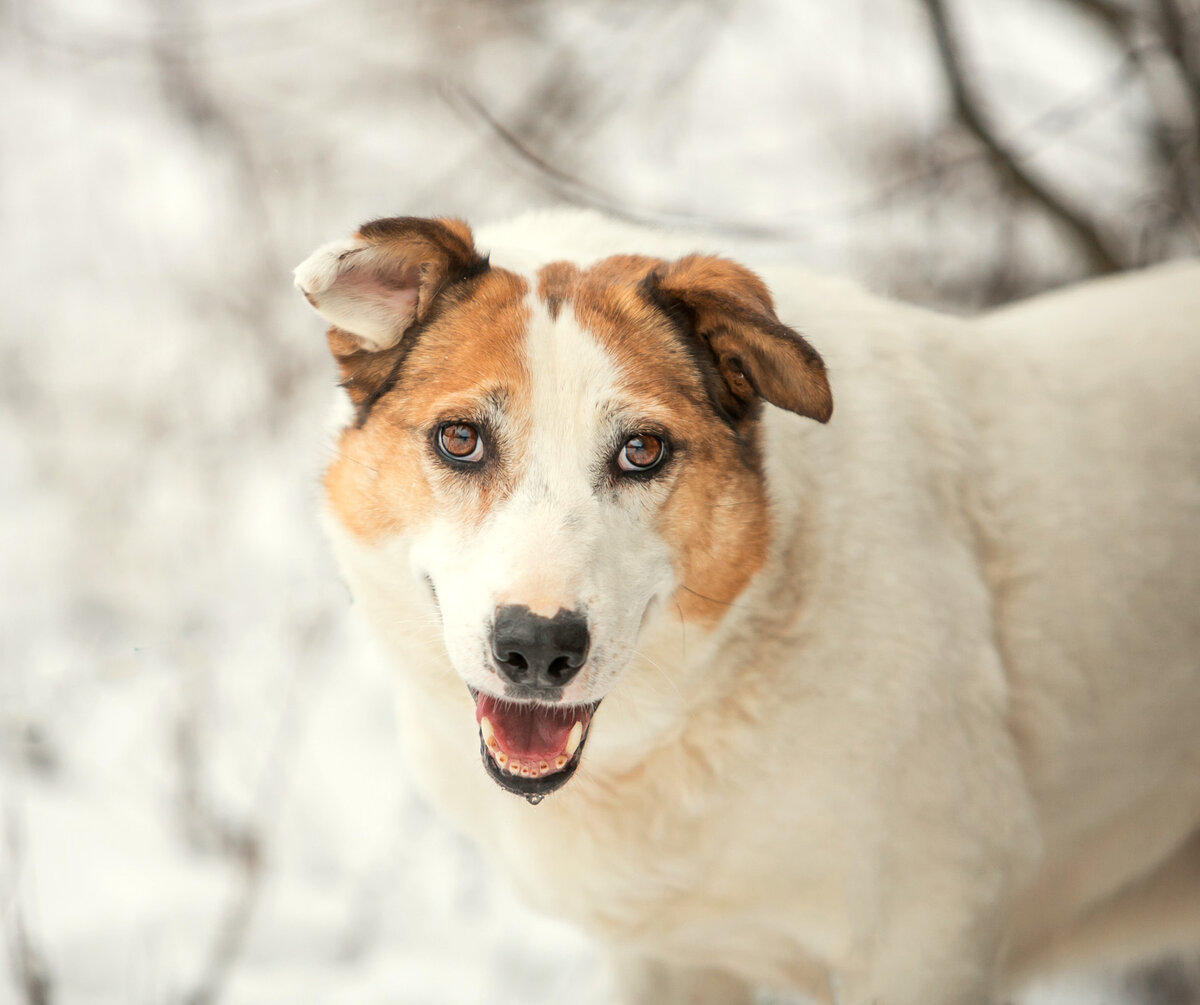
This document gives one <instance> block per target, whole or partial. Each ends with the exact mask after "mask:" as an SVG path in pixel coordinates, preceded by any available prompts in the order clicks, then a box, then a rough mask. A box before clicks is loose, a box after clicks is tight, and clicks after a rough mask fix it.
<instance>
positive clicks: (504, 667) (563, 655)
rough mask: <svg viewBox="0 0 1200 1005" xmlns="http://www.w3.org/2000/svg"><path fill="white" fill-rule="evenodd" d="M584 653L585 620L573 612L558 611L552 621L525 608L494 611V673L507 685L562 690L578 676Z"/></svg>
mask: <svg viewBox="0 0 1200 1005" xmlns="http://www.w3.org/2000/svg"><path fill="white" fill-rule="evenodd" d="M587 651H588V628H587V619H586V618H585V617H584V616H583V615H582V614H579V613H577V612H576V611H563V610H560V611H559V612H558V613H557V614H556V615H554V617H552V618H543V617H541V616H540V615H537V614H534V613H533V612H532V611H530V610H529V608H528V607H525V606H524V605H520V606H517V605H514V604H509V605H508V606H507V607H501V608H499V609H498V610H497V611H496V620H495V622H494V624H493V625H492V655H493V656H495V657H496V672H497V673H498V674H500V676H501V677H503V678H504V679H505V680H506V681H508V682H509V683H510V684H523V685H525V686H527V687H544V688H551V687H562V686H563V685H564V684H566V683H567V682H568V681H569V680H570V679H571V678H572V677H574V676H575V675H576V674H577V673H579V668H580V667H581V666H583V661H584V659H586V658H587Z"/></svg>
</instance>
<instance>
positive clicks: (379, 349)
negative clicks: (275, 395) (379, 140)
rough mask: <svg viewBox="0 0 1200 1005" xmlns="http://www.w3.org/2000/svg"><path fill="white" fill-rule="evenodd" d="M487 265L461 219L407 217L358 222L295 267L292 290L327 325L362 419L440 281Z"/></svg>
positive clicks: (475, 272)
mask: <svg viewBox="0 0 1200 1005" xmlns="http://www.w3.org/2000/svg"><path fill="white" fill-rule="evenodd" d="M487 267H488V263H487V259H486V258H485V257H483V256H481V255H480V254H479V253H478V252H477V251H476V250H475V244H474V238H473V237H472V235H471V229H470V228H469V227H468V226H467V225H466V224H465V223H463V222H462V221H461V220H449V219H436V220H425V219H420V218H418V217H412V216H402V217H393V218H390V219H384V220H375V221H373V222H371V223H367V224H364V225H363V226H362V227H361V228H360V229H359V231H358V233H356V234H355V235H354V236H353V237H351V238H349V239H348V240H344V241H334V242H333V243H331V244H326V245H325V246H324V247H321V248H318V249H317V250H316V251H314V252H313V253H312V254H311V255H310V256H309V257H308V258H307V259H305V260H304V261H303V262H302V263H301V264H300V265H299V266H297V268H296V270H295V273H294V276H295V280H296V286H297V288H298V289H299V290H300V292H301V293H303V294H304V297H305V299H306V300H307V301H308V302H309V303H310V304H311V305H312V307H313V309H314V310H315V311H316V312H317V313H318V314H320V315H321V317H323V318H324V319H325V320H326V321H328V322H329V323H330V324H331V325H332V326H333V327H331V328H330V329H329V348H330V350H331V351H332V352H333V355H334V358H335V359H336V360H337V361H338V365H339V367H340V368H341V371H342V386H343V387H345V388H346V390H347V391H348V392H349V394H350V397H351V399H352V400H353V401H354V403H355V404H356V405H358V406H359V409H360V422H361V419H362V418H363V416H364V415H365V410H366V409H369V408H370V404H371V402H372V401H373V400H374V399H375V398H376V397H378V395H379V394H380V393H382V390H383V389H385V388H386V386H388V384H389V382H390V381H392V380H394V379H395V374H396V371H397V368H398V366H399V363H400V360H401V359H402V357H403V354H404V351H405V349H404V347H403V346H401V345H400V343H401V340H402V339H403V338H404V335H405V333H407V332H409V331H410V330H411V329H412V328H413V327H414V326H415V325H418V324H420V323H421V322H422V321H423V320H425V318H426V317H428V315H429V310H430V308H431V307H432V305H433V303H434V301H435V300H436V298H437V295H438V293H439V292H441V291H442V290H443V289H444V288H445V287H446V286H448V285H449V284H451V283H454V282H457V281H459V280H462V279H465V278H468V277H470V276H474V275H478V274H479V273H481V272H483V271H484V270H486V269H487Z"/></svg>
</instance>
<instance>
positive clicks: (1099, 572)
mask: <svg viewBox="0 0 1200 1005" xmlns="http://www.w3.org/2000/svg"><path fill="white" fill-rule="evenodd" d="M697 243H699V242H697V241H696V239H695V238H694V237H688V236H682V237H681V236H679V235H675V234H668V233H660V232H656V231H653V230H648V229H641V228H638V227H634V226H630V225H626V224H619V223H615V222H613V221H610V220H607V219H605V218H603V217H601V216H598V215H596V214H591V213H587V212H577V211H576V212H564V211H560V212H551V213H542V214H533V215H531V216H528V217H524V218H520V219H518V220H516V221H514V222H512V223H509V224H506V225H502V226H498V227H494V228H491V229H486V230H482V231H481V232H480V233H479V235H478V236H477V237H476V236H475V235H474V234H473V233H472V231H471V230H470V229H469V228H468V226H467V225H466V224H464V223H462V222H460V221H457V220H453V219H417V218H407V217H406V218H393V219H382V220H376V221H374V222H372V223H368V224H366V225H365V226H363V227H362V228H360V229H359V230H358V231H357V232H356V233H354V235H353V236H352V237H350V238H348V239H346V240H342V241H338V242H335V243H333V244H329V245H326V246H324V247H322V248H320V249H318V250H317V251H316V252H315V253H314V254H313V255H312V256H311V257H310V258H308V259H307V260H306V261H305V262H304V263H303V264H302V265H300V266H299V268H298V269H297V270H296V273H295V279H296V284H297V286H298V287H299V289H300V290H301V291H302V293H303V294H304V296H305V297H306V298H307V300H308V302H309V303H310V304H311V305H312V307H313V308H314V309H315V310H316V312H317V313H318V314H319V315H320V316H321V317H322V318H323V319H324V320H325V321H326V322H327V323H328V324H329V325H330V326H331V327H330V328H329V329H328V342H329V347H330V349H331V350H332V354H333V357H334V359H335V360H336V363H337V366H338V368H339V372H340V375H341V388H342V389H343V390H344V392H345V395H344V401H345V404H346V405H347V408H346V410H345V415H344V419H345V421H344V423H343V425H342V428H341V430H340V432H339V433H338V434H337V449H336V452H335V453H334V455H333V457H332V461H331V463H330V464H329V466H328V469H327V471H326V472H325V475H324V495H325V501H326V510H327V513H328V523H329V528H330V532H331V535H332V538H333V542H334V547H335V550H336V552H337V554H338V557H339V559H340V563H341V566H342V568H343V569H344V571H345V575H346V577H347V581H348V583H349V585H350V588H351V590H352V593H353V595H354V597H355V598H356V602H357V603H358V605H359V606H360V607H361V609H362V611H363V612H364V613H365V616H366V617H367V619H368V621H369V622H370V623H371V624H372V625H373V628H374V630H375V632H376V633H377V634H378V636H379V638H380V639H381V640H382V642H383V644H384V646H385V647H386V649H387V650H388V651H389V652H390V653H391V655H392V656H393V657H394V660H395V664H396V668H397V671H398V672H397V678H398V687H399V691H400V694H399V707H400V710H401V717H402V726H403V736H404V740H405V743H406V750H407V754H406V757H407V762H408V767H409V769H410V770H411V771H412V772H413V774H414V776H415V777H416V779H417V780H418V782H419V783H420V784H421V785H422V786H423V787H424V789H425V790H426V792H428V794H429V795H430V797H431V799H433V800H434V801H435V802H436V803H437V804H439V805H440V806H442V807H443V808H444V809H445V810H446V811H447V812H448V813H449V814H450V815H451V817H452V818H454V819H455V820H456V821H457V822H458V824H460V825H461V826H462V827H463V828H464V829H465V830H466V831H467V832H469V833H470V834H471V835H473V836H474V838H475V839H476V840H477V841H478V843H479V845H480V847H481V848H482V849H483V850H484V852H485V853H486V854H487V855H488V856H490V858H491V859H493V860H494V862H495V863H496V864H497V865H498V866H499V867H500V868H501V869H502V870H503V871H504V872H505V873H507V875H508V876H509V877H510V878H511V879H512V880H513V881H514V882H515V884H516V886H517V887H518V889H519V891H520V892H521V893H522V894H523V895H524V897H525V898H527V900H528V901H529V902H530V903H531V904H532V905H533V906H534V907H535V908H538V909H540V910H543V911H545V912H547V913H550V914H553V915H557V916H558V917H561V918H566V919H569V920H570V921H573V922H575V923H576V924H578V925H579V926H581V927H582V928H583V929H585V930H587V931H588V932H590V933H592V934H593V935H594V936H595V937H596V938H597V939H599V940H600V941H601V942H602V943H604V944H605V945H607V946H608V947H609V948H610V950H611V953H612V956H613V959H614V963H615V967H616V969H615V973H616V987H617V988H618V989H619V993H620V995H621V999H620V1000H621V1001H623V1002H628V1003H646V1005H648V1003H655V1005H664V1003H676V1002H678V1003H682V1002H689V1003H722V1005H727V1003H749V1002H751V1001H752V1000H753V997H754V994H755V991H754V989H755V988H771V989H780V990H784V991H787V992H798V993H801V994H805V995H808V996H809V997H811V998H812V999H814V1000H816V1001H821V1002H836V1003H838V1005H846V1003H852V1005H864V1003H887V1005H959V1003H963V1005H966V1003H970V1005H975V1003H995V1002H998V1001H1000V1000H1001V996H1002V995H1004V994H1006V993H1007V992H1008V990H1009V989H1011V988H1013V987H1015V986H1017V985H1019V984H1020V982H1021V981H1023V980H1025V979H1027V978H1030V977H1035V976H1038V975H1041V974H1044V973H1046V972H1048V971H1049V970H1052V969H1054V968H1056V967H1063V966H1075V965H1083V964H1087V963H1090V962H1092V961H1096V960H1100V959H1104V960H1117V959H1119V960H1133V959H1139V958H1144V957H1148V956H1152V955H1155V954H1160V953H1165V952H1168V951H1172V950H1175V949H1180V948H1186V947H1194V946H1197V945H1200V394H1198V392H1197V389H1198V388H1200V263H1196V262H1190V263H1182V264H1179V263H1177V264H1171V265H1164V266H1160V267H1157V268H1154V269H1151V270H1148V271H1145V272H1142V273H1140V274H1134V275H1127V276H1120V277H1116V278H1110V279H1104V280H1100V281H1094V282H1089V283H1085V284H1083V285H1080V286H1078V287H1076V288H1073V289H1069V290H1067V291H1065V292H1055V293H1051V294H1048V295H1043V296H1040V297H1037V298H1034V299H1032V300H1030V301H1027V302H1024V303H1019V304H1016V305H1015V306H1010V307H1007V308H1004V309H1000V310H997V311H995V312H992V313H988V314H984V315H983V316H981V317H978V318H974V319H961V318H955V317H950V316H945V315H941V314H938V313H934V312H931V311H927V310H923V309H918V308H916V307H912V306H907V305H904V304H900V303H896V302H892V301H889V300H886V299H881V298H878V297H876V296H873V295H870V294H868V293H866V292H863V291H861V290H859V289H858V288H856V287H854V286H853V285H850V284H848V283H845V282H841V281H834V280H829V279H823V278H818V277H816V276H814V275H811V274H809V273H807V272H805V271H802V270H799V269H796V268H792V267H783V266H779V265H774V266H762V267H758V268H756V269H754V270H753V271H752V270H751V269H750V268H747V267H745V266H743V265H741V264H737V263H735V262H734V261H731V260H729V259H727V258H724V257H720V256H718V255H715V254H711V253H709V252H710V250H711V249H708V248H705V247H700V248H697V247H696V245H697ZM835 402H836V408H835Z"/></svg>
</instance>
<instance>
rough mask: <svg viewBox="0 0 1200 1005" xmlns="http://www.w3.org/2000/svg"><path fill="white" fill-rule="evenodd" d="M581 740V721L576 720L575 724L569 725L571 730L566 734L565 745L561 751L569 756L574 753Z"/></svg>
mask: <svg viewBox="0 0 1200 1005" xmlns="http://www.w3.org/2000/svg"><path fill="white" fill-rule="evenodd" d="M582 740H583V723H582V722H576V723H575V725H574V726H572V727H571V732H570V734H569V735H568V736H567V746H566V749H565V750H563V753H564V754H566V755H567V756H568V757H570V756H571V755H572V754H574V753H575V751H577V750H578V749H579V744H580V741H582Z"/></svg>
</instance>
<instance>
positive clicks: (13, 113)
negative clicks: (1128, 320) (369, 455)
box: [0, 0, 1200, 1005]
mask: <svg viewBox="0 0 1200 1005" xmlns="http://www.w3.org/2000/svg"><path fill="white" fill-rule="evenodd" d="M1149 8H1150V9H1149V12H1142V11H1141V10H1140V8H1136V7H1132V6H1122V4H1121V3H1120V0H1020V2H1018V0H992V2H986V0H957V2H954V3H950V4H948V10H947V11H945V12H942V7H941V4H940V3H933V2H930V0H925V2H922V0H824V2H820V0H807V2H805V0H757V2H756V0H750V2H740V3H735V2H733V0H685V2H676V3H660V2H652V0H604V2H601V0H591V2H588V0H581V2H560V3H552V2H550V0H487V2H485V0H479V2H465V0H442V2H433V0H430V2H412V0H409V2H405V0H292V2H285V0H0V93H2V94H3V96H4V97H3V100H2V101H0V151H2V153H0V234H2V235H3V242H4V244H3V267H2V268H0V302H2V303H3V305H4V311H3V316H2V318H3V320H2V322H0V324H2V326H3V327H2V328H0V409H2V410H3V421H2V422H0V472H2V475H0V548H2V551H0V574H2V578H0V586H2V588H3V593H2V594H0V598H2V600H3V604H4V612H3V616H2V617H0V660H2V663H0V932H2V934H3V941H2V943H0V1003H9V1002H13V1003H23V1005H25V1003H27V1005H47V1003H52V1002H53V1003H68V1005H70V1003H79V1005H108V1003H113V1005H143V1003H144V1005H157V1003H187V1005H205V1003H215V1002H218V1001H221V1002H229V1003H271V1005H279V1003H351V1005H357V1003H364V1005H371V1003H388V1005H458V1003H464V1005H473V1003H484V1002H487V1003H489V1005H508V1003H519V1005H541V1003H560V1002H564V1001H570V1002H574V1003H579V1005H592V1003H599V1002H602V1001H604V999H605V994H606V984H605V979H604V977H603V975H602V972H601V969H600V967H599V963H598V958H597V956H596V955H595V953H594V952H593V951H592V950H591V949H590V948H589V947H588V945H587V944H586V943H585V942H584V941H583V940H581V939H580V938H579V937H577V936H575V935H573V934H572V933H571V932H570V931H567V930H565V929H563V928H562V927H560V926H558V925H556V924H554V923H552V922H550V921H546V920H539V919H536V918H532V917H529V916H528V915H527V914H526V913H525V912H524V911H523V909H522V908H520V907H519V906H518V905H517V904H515V903H514V901H513V900H512V898H511V896H510V894H509V893H508V892H507V891H506V890H505V889H504V888H503V887H502V886H500V885H498V883H497V882H496V881H495V880H494V879H493V878H491V877H489V876H488V875H487V874H486V873H485V872H484V871H483V869H482V867H481V864H480V861H479V859H478V857H477V855H476V853H475V851H474V850H473V848H472V847H471V846H470V845H469V844H468V843H467V842H466V841H465V840H464V839H462V838H461V837H459V836H458V835H456V834H455V833H454V832H452V831H451V830H449V829H448V828H447V827H446V826H445V825H444V824H443V823H442V822H440V821H439V819H438V818H437V816H436V814H435V813H434V812H433V811H432V810H431V809H430V808H429V807H428V806H427V805H426V804H425V803H424V802H422V801H421V800H420V799H419V798H418V797H417V796H416V795H415V794H414V792H413V791H412V788H411V785H410V782H409V780H408V779H407V777H406V775H405V772H404V769H403V766H402V765H401V763H400V760H399V758H398V757H397V737H396V730H395V724H394V720H393V716H392V712H391V693H390V689H389V682H388V671H387V669H386V667H385V666H384V665H383V663H382V661H381V659H380V657H379V656H378V655H377V654H375V653H374V651H373V650H372V648H371V646H370V644H369V642H368V641H367V640H365V639H364V638H363V637H362V633H361V630H360V628H359V627H358V626H357V625H356V623H355V622H354V620H353V617H352V612H351V608H350V604H349V598H348V596H347V594H346V592H345V590H344V588H343V587H342V585H341V584H340V582H339V580H338V576H337V573H336V571H335V569H334V568H333V566H332V563H331V560H330V558H329V556H328V554H327V552H326V549H325V546H324V542H323V540H322V538H321V535H320V532H319V529H318V525H317V520H316V516H315V514H316V510H317V478H318V475H319V471H320V468H321V465H322V463H323V461H324V459H325V456H326V450H327V443H326V438H325V432H324V420H325V414H326V411H327V407H328V403H329V397H330V395H329V388H330V385H331V384H332V382H333V380H334V374H333V368H332V365H331V364H330V362H329V360H328V358H327V354H326V351H325V347H324V340H323V338H322V331H321V325H320V323H319V322H318V321H317V320H316V319H315V318H314V317H313V316H312V315H311V314H310V313H309V311H308V309H307V308H306V306H305V305H304V304H303V302H302V301H301V299H300V298H299V297H298V296H296V295H295V294H294V292H293V291H292V289H291V285H290V276H289V273H290V269H291V267H292V266H293V265H295V264H296V263H297V262H299V261H300V260H301V259H302V258H304V257H305V256H306V255H307V254H308V252H309V251H310V250H311V249H312V248H313V247H315V246H316V245H317V244H318V243H321V242H323V241H325V240H328V239H331V238H333V237H336V236H340V235H342V234H344V233H346V232H348V231H350V230H351V229H352V228H353V227H354V226H356V225H357V224H358V223H360V222H363V221H365V220H367V219H370V218H372V217H375V216H381V215H391V214H400V213H402V214H418V215H420V214H429V213H449V214H456V215H461V216H463V217H465V218H466V219H468V220H471V221H474V222H476V223H479V222H482V221H484V220H488V219H494V218H496V217H500V216H503V215H506V214H509V213H513V212H516V211H519V210H523V209H527V208H531V207H539V206H548V205H554V204H557V203H561V202H568V201H570V202H582V203H585V204H589V205H599V206H602V207H604V208H607V209H609V210H610V211H613V212H617V213H621V214H623V215H628V216H632V217H635V218H639V219H644V220H649V221H651V222H659V223H670V224H673V225H679V226H695V227H698V228H703V229H706V230H709V231H716V232H718V233H720V234H722V235H723V243H722V247H725V248H729V247H739V248H744V247H745V246H747V245H757V246H758V248H757V250H756V253H757V254H761V255H770V256H773V257H782V256H787V257H791V258H795V259H799V260H802V261H805V262H808V263H810V264H811V265H813V266H814V267H817V268H819V269H822V270H825V271H831V272H839V273H844V274H847V275H851V276H854V277H857V278H859V279H860V280H862V281H863V282H866V283H867V284H869V285H871V286H873V287H875V288H877V289H881V290H887V291H891V292H894V293H896V294H898V295H903V296H907V297H910V298H913V299H916V300H920V301H922V302H927V303H936V304H940V305H944V306H947V307H950V308H953V309H960V310H970V309H974V308H978V307H980V306H981V305H984V304H988V303H993V302H998V301H1002V300H1004V299H1007V298H1011V297H1013V296H1015V295H1018V294H1021V293H1024V292H1028V291H1031V290H1036V289H1039V288H1043V287H1046V286H1050V285H1054V284H1057V283H1060V282H1063V281H1066V280H1068V279H1071V278H1075V277H1078V276H1081V275H1085V274H1087V273H1089V272H1092V271H1096V270H1099V269H1104V268H1109V267H1114V266H1131V265H1136V264H1140V263H1142V262H1146V261H1152V260H1155V259H1158V258H1162V257H1169V256H1172V255H1178V254H1187V253H1193V254H1194V253H1195V252H1196V249H1197V235H1198V234H1200V226H1198V225H1197V220H1198V219H1200V216H1198V211H1200V184H1198V183H1197V177H1196V176H1197V171H1198V169H1200V168H1198V166H1200V159H1198V158H1197V148H1196V126H1197V123H1200V86H1198V85H1196V81H1197V80H1200V74H1197V68H1198V67H1200V54H1198V52H1197V46H1196V42H1197V39H1196V31H1197V24H1198V20H1200V9H1198V8H1197V6H1196V4H1195V2H1194V0H1180V2H1176V0H1166V2H1157V0H1156V2H1155V3H1151V4H1149ZM939 12H942V13H944V14H945V16H946V17H947V21H948V28H949V30H950V31H951V32H952V41H953V43H954V48H953V50H952V53H951V54H952V55H953V56H956V57H957V62H956V61H955V59H951V60H950V61H949V62H947V61H946V58H945V57H946V52H945V51H942V50H939V49H938V47H937V45H936V39H937V32H935V31H934V27H935V24H936V23H937V21H936V18H937V15H938V14H939ZM1172 18H1174V20H1172ZM956 74H957V76H956ZM956 79H958V80H959V81H965V82H966V90H965V91H963V90H962V89H961V87H960V90H959V92H957V93H959V100H958V101H957V102H956V101H955V100H954V99H953V97H952V96H953V95H954V94H955V93H956V91H955V90H954V88H953V86H952V85H953V84H954V82H955V80H956ZM989 150H990V152H989ZM1151 992H1153V993H1151ZM1189 995H1190V992H1188V991H1187V990H1186V988H1185V986H1184V985H1182V984H1181V983H1180V980H1179V974H1178V972H1177V971H1174V970H1170V969H1167V970H1163V969H1159V970H1156V971H1154V972H1153V973H1152V974H1150V975H1146V974H1143V975H1141V976H1140V977H1138V978H1136V979H1128V978H1118V977H1116V976H1112V975H1108V976H1101V977H1099V978H1087V979H1079V980H1074V979H1073V980H1072V981H1071V982H1070V983H1068V984H1063V985H1059V986H1056V987H1052V988H1047V989H1043V990H1042V991H1040V992H1038V993H1037V994H1036V995H1035V996H1034V997H1032V998H1030V999H1028V1000H1029V1001H1030V1002H1037V1003H1038V1005H1050V1003H1065V1002H1079V1003H1082V1002H1107V1003H1110V1005H1117V1003H1122V1005H1124V1003H1126V1002H1143V1001H1151V1000H1152V1001H1154V1002H1155V1003H1159V1005H1162V1003H1173V1005H1175V1003H1182V1002H1186V1001H1189V1000H1192V999H1190V997H1189Z"/></svg>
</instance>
